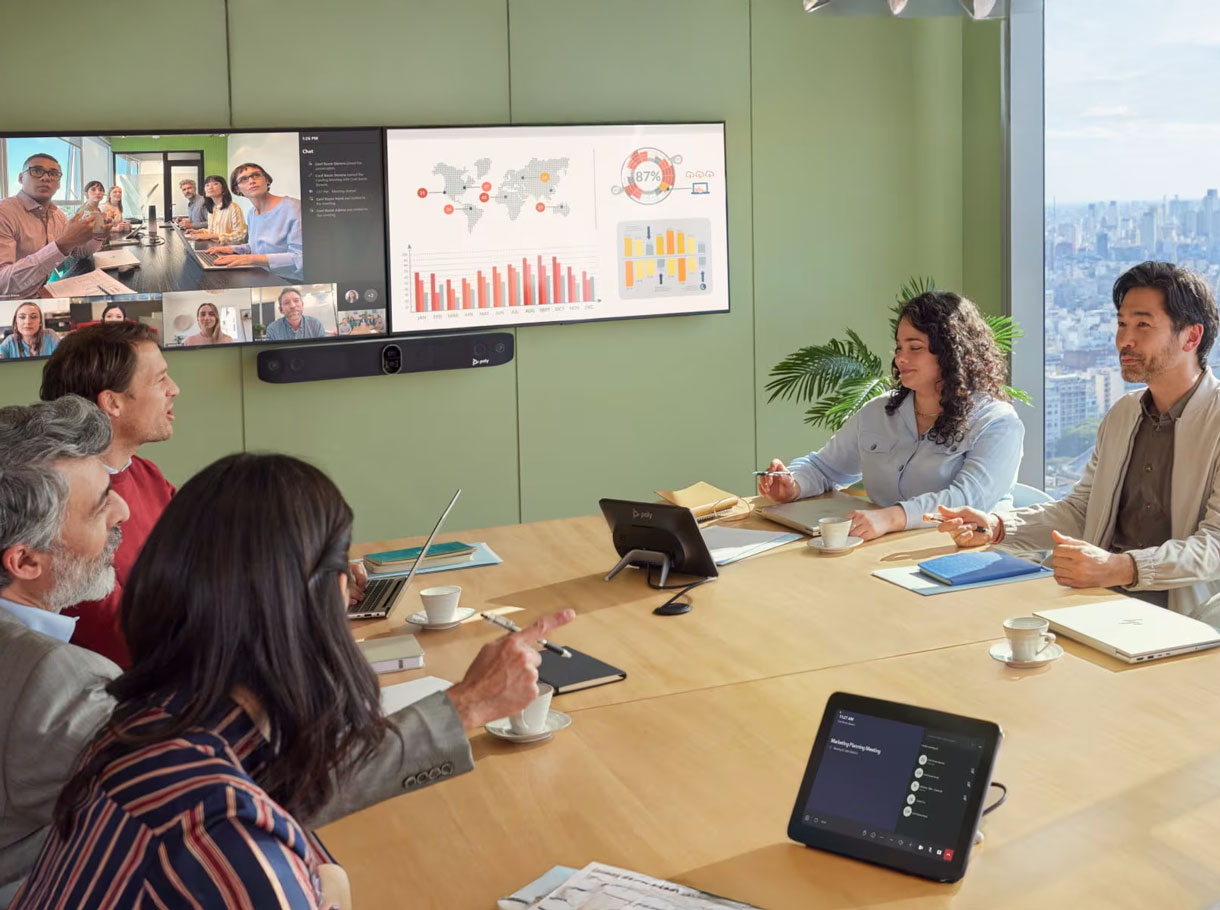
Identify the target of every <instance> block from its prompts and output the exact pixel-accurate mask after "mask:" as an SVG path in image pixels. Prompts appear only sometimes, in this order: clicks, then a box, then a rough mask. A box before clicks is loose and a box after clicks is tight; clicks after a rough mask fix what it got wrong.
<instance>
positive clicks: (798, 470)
mask: <svg viewBox="0 0 1220 910" xmlns="http://www.w3.org/2000/svg"><path fill="white" fill-rule="evenodd" d="M894 341H895V345H894V360H893V364H892V369H893V371H894V379H895V380H897V382H898V383H899V385H898V388H896V389H894V390H893V391H892V392H890V393H889V394H887V395H882V396H879V397H877V398H874V399H873V400H872V401H870V402H868V403H867V404H866V405H864V407H862V408H861V409H860V410H859V411H858V412H857V413H856V414H855V416H853V417H852V418H851V419H850V420H848V421H847V423H845V424H844V425H843V428H842V429H840V430H839V432H837V433H835V435H834V436H832V437H831V439H830V441H829V442H827V443H826V445H825V446H823V447H822V448H821V449H819V450H818V451H817V452H813V453H811V454H809V455H806V456H804V457H802V458H798V459H796V460H795V461H793V462H792V466H791V472H792V473H791V474H787V473H785V474H774V475H772V476H764V477H760V478H759V481H758V492H759V493H761V494H762V495H763V496H766V497H768V498H769V499H772V500H775V501H776V502H791V501H792V500H795V499H802V498H804V497H808V496H817V495H818V494H819V493H825V492H826V491H827V490H836V489H840V488H842V487H846V486H849V485H850V484H853V483H855V482H856V481H859V480H863V481H864V489H865V491H866V492H867V493H868V496H869V498H870V499H871V500H872V501H873V502H875V503H876V504H877V505H879V506H883V508H880V509H875V510H857V511H854V512H850V513H848V515H849V517H850V518H851V534H852V535H854V536H856V537H860V538H863V539H864V540H871V539H873V538H875V537H881V536H882V535H883V534H890V533H892V532H894V531H905V530H907V529H909V528H918V527H926V526H927V525H926V524H925V522H924V521H923V514H924V513H925V512H935V511H936V507H937V506H939V505H944V506H950V507H953V506H961V505H966V504H967V503H969V504H971V505H974V504H977V503H988V505H987V506H985V507H984V506H981V505H980V506H978V507H979V508H985V510H986V511H993V510H995V509H996V508H997V507H1001V508H1002V507H1005V506H1008V507H1011V505H1012V488H1013V484H1014V483H1016V480H1017V468H1018V466H1019V465H1020V464H1021V442H1022V440H1023V439H1024V436H1025V428H1024V427H1023V426H1022V425H1021V421H1020V420H1019V419H1018V417H1017V413H1016V411H1014V410H1013V407H1012V405H1011V404H1009V403H1008V396H1007V395H1006V394H1005V393H1004V378H1005V372H1006V368H1005V363H1004V356H1003V354H1001V353H1000V349H999V348H998V347H997V346H996V343H995V339H994V337H993V336H992V333H991V330H990V328H988V326H987V323H986V322H985V321H984V320H983V317H982V316H980V315H979V311H978V309H977V308H976V307H975V305H974V304H973V303H971V302H970V301H969V300H966V299H965V298H964V297H960V296H958V295H957V294H954V293H952V292H949V291H928V292H927V293H924V294H920V295H919V296H918V297H914V298H912V299H911V300H908V301H907V302H906V303H905V304H903V305H902V308H901V310H900V311H899V314H898V330H897V332H896V334H895V339H894ZM769 470H771V471H785V472H786V471H788V470H789V468H787V467H785V466H784V463H783V462H781V461H780V460H779V459H775V460H773V461H772V462H771V466H770V468H769Z"/></svg>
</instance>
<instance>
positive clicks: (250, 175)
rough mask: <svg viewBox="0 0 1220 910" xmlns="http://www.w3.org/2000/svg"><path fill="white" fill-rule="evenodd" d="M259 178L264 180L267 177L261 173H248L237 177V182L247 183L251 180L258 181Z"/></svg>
mask: <svg viewBox="0 0 1220 910" xmlns="http://www.w3.org/2000/svg"><path fill="white" fill-rule="evenodd" d="M260 177H261V178H262V179H264V180H265V179H266V178H267V175H266V174H264V173H263V172H262V171H249V172H248V173H245V174H242V175H241V176H240V177H238V178H237V182H238V183H249V182H250V181H251V180H258V179H259V178H260Z"/></svg>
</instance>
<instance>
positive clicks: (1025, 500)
mask: <svg viewBox="0 0 1220 910" xmlns="http://www.w3.org/2000/svg"><path fill="white" fill-rule="evenodd" d="M1052 499H1054V497H1053V496H1051V495H1050V494H1049V493H1046V492H1043V491H1042V490H1039V489H1038V488H1037V487H1031V486H1030V485H1029V484H1025V483H1018V484H1014V485H1013V488H1012V505H1013V508H1016V509H1023V508H1025V507H1026V506H1033V505H1037V504H1038V503H1040V502H1050V501H1051V500H1052Z"/></svg>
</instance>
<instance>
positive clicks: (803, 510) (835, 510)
mask: <svg viewBox="0 0 1220 910" xmlns="http://www.w3.org/2000/svg"><path fill="white" fill-rule="evenodd" d="M762 501H763V502H766V503H768V504H767V505H765V506H760V507H759V509H758V514H759V515H762V516H763V517H764V518H770V519H771V520H772V521H774V522H776V523H777V524H781V525H783V526H784V527H786V528H792V530H794V531H800V532H801V533H802V534H808V535H809V536H811V537H821V536H822V531H821V529H820V528H818V519H820V518H835V517H837V516H840V515H846V514H847V513H848V512H852V511H855V510H856V509H860V510H863V509H879V508H881V506H879V505H876V504H875V503H872V502H869V501H868V500H867V499H865V498H864V497H862V496H852V495H851V494H850V493H834V494H832V495H830V496H826V497H821V496H818V497H816V498H814V499H798V500H797V501H796V502H783V503H774V502H771V501H770V500H766V499H764V500H762Z"/></svg>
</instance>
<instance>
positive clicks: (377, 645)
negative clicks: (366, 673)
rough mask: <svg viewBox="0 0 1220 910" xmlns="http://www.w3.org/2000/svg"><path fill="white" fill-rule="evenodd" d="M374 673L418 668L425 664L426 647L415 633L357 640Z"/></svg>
mask: <svg viewBox="0 0 1220 910" xmlns="http://www.w3.org/2000/svg"><path fill="white" fill-rule="evenodd" d="M356 646H357V647H358V648H360V653H362V654H363V655H364V659H365V660H367V661H368V662H369V663H370V664H371V665H372V667H373V672H374V673H395V672H397V671H399V670H417V669H419V668H420V667H422V666H423V665H424V649H423V648H421V647H420V646H419V642H417V641H416V640H415V636H414V635H388V636H386V637H385V638H366V639H364V640H363V641H358V642H356Z"/></svg>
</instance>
